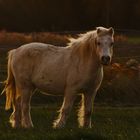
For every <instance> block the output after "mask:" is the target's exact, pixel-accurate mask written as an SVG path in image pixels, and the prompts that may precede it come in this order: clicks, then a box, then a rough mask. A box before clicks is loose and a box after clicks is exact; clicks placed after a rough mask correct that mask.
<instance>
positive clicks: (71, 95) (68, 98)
mask: <svg viewBox="0 0 140 140" xmlns="http://www.w3.org/2000/svg"><path fill="white" fill-rule="evenodd" d="M74 99H75V92H73V91H72V90H68V89H67V90H66V92H65V96H64V101H63V104H62V107H61V109H60V113H59V116H58V118H57V119H56V120H55V121H54V123H53V128H62V127H64V125H65V123H66V120H67V118H68V115H69V112H70V111H71V108H72V105H73V102H74Z"/></svg>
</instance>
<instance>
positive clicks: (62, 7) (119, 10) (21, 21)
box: [0, 0, 140, 32]
mask: <svg viewBox="0 0 140 140" xmlns="http://www.w3.org/2000/svg"><path fill="white" fill-rule="evenodd" d="M96 26H106V27H109V26H113V27H114V28H116V29H135V30H140V0H0V30H3V29H4V30H7V31H18V32H31V31H32V32H34V31H78V30H90V29H93V28H94V27H96Z"/></svg>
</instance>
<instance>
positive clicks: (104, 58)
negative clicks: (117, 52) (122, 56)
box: [95, 27, 114, 65]
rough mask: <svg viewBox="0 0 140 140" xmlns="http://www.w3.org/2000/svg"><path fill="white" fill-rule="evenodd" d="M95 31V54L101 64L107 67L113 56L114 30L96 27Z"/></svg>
mask: <svg viewBox="0 0 140 140" xmlns="http://www.w3.org/2000/svg"><path fill="white" fill-rule="evenodd" d="M96 31H97V37H96V40H95V45H96V53H97V55H98V57H99V59H100V62H101V64H103V65H108V64H110V62H111V59H112V55H113V44H114V38H113V35H114V30H113V28H112V27H110V28H109V29H106V28H103V27H97V30H96Z"/></svg>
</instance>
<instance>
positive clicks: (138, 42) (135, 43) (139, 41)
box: [127, 36, 140, 45]
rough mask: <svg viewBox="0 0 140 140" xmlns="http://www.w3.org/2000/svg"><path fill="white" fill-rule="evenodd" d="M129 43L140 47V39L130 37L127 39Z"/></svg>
mask: <svg viewBox="0 0 140 140" xmlns="http://www.w3.org/2000/svg"><path fill="white" fill-rule="evenodd" d="M127 43H128V44H134V45H139V44H140V37H139V36H137V37H128V38H127Z"/></svg>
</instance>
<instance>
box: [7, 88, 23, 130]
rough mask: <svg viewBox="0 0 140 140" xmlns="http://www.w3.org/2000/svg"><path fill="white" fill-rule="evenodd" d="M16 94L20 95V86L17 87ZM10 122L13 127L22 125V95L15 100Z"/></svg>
mask: <svg viewBox="0 0 140 140" xmlns="http://www.w3.org/2000/svg"><path fill="white" fill-rule="evenodd" d="M16 95H19V91H18V88H17V87H16ZM9 122H10V123H11V125H12V127H13V128H17V127H20V126H21V97H20V96H17V97H16V98H15V101H14V102H13V113H12V114H11V116H10V120H9Z"/></svg>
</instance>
